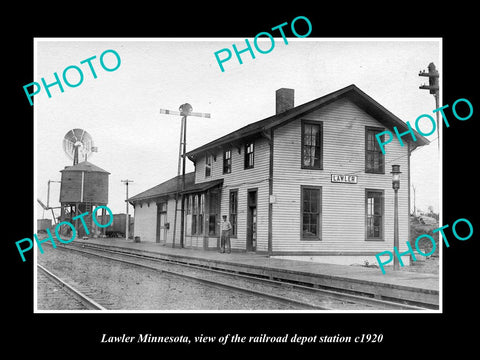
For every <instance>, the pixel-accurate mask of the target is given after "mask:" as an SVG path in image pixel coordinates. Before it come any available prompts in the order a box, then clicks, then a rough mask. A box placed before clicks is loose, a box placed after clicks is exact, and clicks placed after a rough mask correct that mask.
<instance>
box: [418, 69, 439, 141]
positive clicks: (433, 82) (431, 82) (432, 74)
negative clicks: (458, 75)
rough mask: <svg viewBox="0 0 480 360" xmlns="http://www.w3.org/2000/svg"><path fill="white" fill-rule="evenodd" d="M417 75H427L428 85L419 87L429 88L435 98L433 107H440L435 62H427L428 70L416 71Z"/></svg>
mask: <svg viewBox="0 0 480 360" xmlns="http://www.w3.org/2000/svg"><path fill="white" fill-rule="evenodd" d="M418 76H426V77H428V85H425V84H423V85H420V86H419V89H423V90H430V94H432V95H433V96H434V98H435V105H436V107H435V109H438V108H439V107H440V105H439V96H438V93H439V86H438V78H439V77H440V75H439V73H438V71H437V69H436V67H435V64H434V63H433V62H432V63H430V64H428V72H425V70H422V71H420V72H419V73H418ZM438 113H439V112H438V111H437V112H436V113H435V114H436V117H437V132H438V150H440V120H439V115H438Z"/></svg>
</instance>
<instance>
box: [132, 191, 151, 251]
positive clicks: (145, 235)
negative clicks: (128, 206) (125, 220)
mask: <svg viewBox="0 0 480 360" xmlns="http://www.w3.org/2000/svg"><path fill="white" fill-rule="evenodd" d="M133 219H134V223H135V225H134V236H140V241H144V242H155V241H156V229H157V227H156V225H157V204H155V202H154V201H150V202H149V203H146V202H144V203H143V204H142V206H140V204H138V203H137V204H135V208H134V217H133Z"/></svg>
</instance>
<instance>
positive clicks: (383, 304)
mask: <svg viewBox="0 0 480 360" xmlns="http://www.w3.org/2000/svg"><path fill="white" fill-rule="evenodd" d="M79 246H80V245H75V246H71V244H70V245H69V246H65V247H64V248H69V249H73V250H76V251H80V252H84V253H89V254H92V255H97V256H100V257H106V258H110V257H107V256H105V255H98V254H94V253H91V252H89V251H85V248H89V249H92V250H97V251H100V252H109V253H113V254H116V255H120V256H126V257H130V258H140V259H144V260H148V261H153V262H159V263H160V262H163V263H168V264H174V265H178V266H183V267H189V268H192V269H196V270H203V271H209V272H213V273H219V274H223V275H230V276H234V277H238V278H243V279H248V280H253V281H256V282H258V283H268V284H271V285H276V286H281V287H284V286H289V287H291V288H294V289H300V290H303V291H309V292H312V293H315V294H318V295H323V296H328V297H330V298H332V299H334V300H337V301H349V302H354V303H357V304H359V305H370V306H376V307H377V308H376V310H416V311H418V310H429V309H428V308H426V307H420V306H415V305H411V304H405V303H400V302H394V301H389V300H382V299H375V298H371V297H367V296H362V295H359V294H349V293H345V292H339V291H335V290H329V289H321V288H315V287H310V286H305V285H301V284H295V283H292V282H287V281H282V280H274V279H268V278H263V277H260V276H255V275H249V274H241V273H238V272H235V271H234V270H230V271H228V270H223V269H218V268H217V269H215V268H211V267H206V266H201V265H195V264H190V263H187V262H183V261H179V260H175V259H163V258H158V257H155V256H150V255H147V254H132V253H130V252H127V251H121V250H116V249H108V248H106V247H103V246H99V245H93V246H92V245H90V244H82V245H81V246H82V249H81V250H80V249H78V247H79ZM62 248H63V247H62ZM111 259H112V260H118V259H116V258H111ZM118 261H125V262H127V263H130V264H132V265H137V266H144V265H139V264H138V263H135V262H131V261H128V260H118ZM146 266H147V267H149V266H148V265H146ZM149 268H152V269H154V270H156V271H162V272H165V273H172V275H175V274H177V275H180V276H184V277H187V276H188V277H189V278H191V279H194V280H195V281H205V282H210V283H215V281H213V280H207V279H199V278H196V277H193V276H189V275H186V274H180V273H176V272H174V271H170V270H164V269H158V268H155V267H149ZM216 283H221V282H216ZM222 286H229V287H234V285H232V284H224V285H222ZM241 289H243V290H241ZM241 289H238V290H239V291H244V292H245V291H246V292H250V293H252V292H255V290H252V289H246V288H241ZM262 294H264V295H263V296H265V295H266V296H269V297H271V296H274V297H276V299H283V300H284V299H285V297H279V296H277V295H273V294H265V293H262V292H258V295H262ZM287 301H292V302H297V303H298V304H299V305H303V306H308V307H310V308H315V309H317V310H335V309H333V308H328V307H324V306H317V305H312V304H308V303H305V302H301V301H298V300H294V299H287ZM379 308H380V309H379Z"/></svg>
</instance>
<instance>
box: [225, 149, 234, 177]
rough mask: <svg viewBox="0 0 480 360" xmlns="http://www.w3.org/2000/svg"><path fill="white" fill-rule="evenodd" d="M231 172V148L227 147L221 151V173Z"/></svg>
mask: <svg viewBox="0 0 480 360" xmlns="http://www.w3.org/2000/svg"><path fill="white" fill-rule="evenodd" d="M231 172H232V150H231V149H228V150H225V151H224V152H223V173H224V174H230V173H231Z"/></svg>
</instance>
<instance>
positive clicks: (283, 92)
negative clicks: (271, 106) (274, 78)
mask: <svg viewBox="0 0 480 360" xmlns="http://www.w3.org/2000/svg"><path fill="white" fill-rule="evenodd" d="M275 97H276V102H275V104H276V114H280V113H282V112H284V111H287V110H289V109H291V108H293V107H294V106H295V105H294V103H293V100H294V90H293V89H286V88H281V89H278V90H277V91H275Z"/></svg>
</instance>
